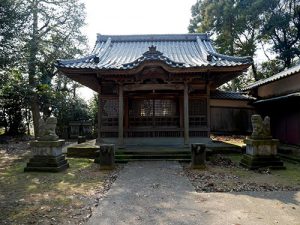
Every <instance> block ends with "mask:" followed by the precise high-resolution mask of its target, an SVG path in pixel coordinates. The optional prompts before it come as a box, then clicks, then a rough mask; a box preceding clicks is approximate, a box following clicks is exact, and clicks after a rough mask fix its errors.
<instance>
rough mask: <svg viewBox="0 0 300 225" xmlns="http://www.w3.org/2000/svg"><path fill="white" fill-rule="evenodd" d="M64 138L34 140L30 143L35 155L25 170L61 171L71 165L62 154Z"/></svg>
mask: <svg viewBox="0 0 300 225" xmlns="http://www.w3.org/2000/svg"><path fill="white" fill-rule="evenodd" d="M64 143H65V141H64V140H57V141H32V142H31V143H30V146H31V149H32V153H33V157H32V158H31V159H30V160H29V162H28V163H27V166H26V167H25V168H24V171H25V172H28V171H36V172H60V171H63V170H65V169H67V168H68V167H69V163H68V162H67V160H66V159H65V156H64V155H63V154H62V146H63V145H64Z"/></svg>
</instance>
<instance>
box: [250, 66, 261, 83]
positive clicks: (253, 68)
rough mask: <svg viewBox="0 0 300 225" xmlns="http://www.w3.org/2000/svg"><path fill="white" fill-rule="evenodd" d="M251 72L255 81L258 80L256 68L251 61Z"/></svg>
mask: <svg viewBox="0 0 300 225" xmlns="http://www.w3.org/2000/svg"><path fill="white" fill-rule="evenodd" d="M252 72H253V78H254V80H255V81H258V80H259V79H258V77H257V69H256V66H255V64H254V63H252Z"/></svg>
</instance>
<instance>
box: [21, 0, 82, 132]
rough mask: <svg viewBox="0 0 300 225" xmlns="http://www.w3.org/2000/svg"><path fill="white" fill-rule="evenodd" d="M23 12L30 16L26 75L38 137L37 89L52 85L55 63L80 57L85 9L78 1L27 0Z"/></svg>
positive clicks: (25, 41) (25, 45)
mask: <svg viewBox="0 0 300 225" xmlns="http://www.w3.org/2000/svg"><path fill="white" fill-rule="evenodd" d="M23 2H25V4H24V8H23V10H24V12H25V14H27V15H28V21H29V22H28V23H27V24H28V26H27V27H26V29H25V31H24V33H23V36H22V38H23V39H22V41H24V50H25V53H26V54H25V57H24V63H25V65H26V72H27V73H28V80H29V86H30V87H31V90H32V98H31V111H32V116H33V124H34V131H35V136H38V121H39V118H40V107H39V104H38V93H37V91H38V86H39V85H41V84H42V83H43V81H47V83H50V81H51V79H52V77H53V76H54V75H55V68H54V61H55V60H56V59H57V58H59V57H62V58H68V57H74V55H76V54H80V53H81V51H82V49H83V47H84V46H85V41H86V38H85V36H84V35H82V33H81V30H80V29H81V28H82V27H83V26H84V20H85V7H84V4H83V3H81V2H80V1H79V0H68V1H65V0H26V1H23Z"/></svg>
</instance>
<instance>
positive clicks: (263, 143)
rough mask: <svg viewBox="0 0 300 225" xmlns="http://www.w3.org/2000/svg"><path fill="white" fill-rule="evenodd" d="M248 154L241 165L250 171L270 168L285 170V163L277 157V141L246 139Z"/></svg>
mask: <svg viewBox="0 0 300 225" xmlns="http://www.w3.org/2000/svg"><path fill="white" fill-rule="evenodd" d="M244 142H245V143H246V144H247V145H246V154H245V155H244V156H243V158H242V160H241V162H240V165H241V166H244V167H246V168H248V169H258V168H263V167H268V168H271V169H285V166H284V165H283V162H282V161H281V160H280V158H279V157H278V156H277V145H278V142H279V141H278V140H277V139H264V140H256V139H246V140H245V141H244Z"/></svg>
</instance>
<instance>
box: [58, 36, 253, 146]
mask: <svg viewBox="0 0 300 225" xmlns="http://www.w3.org/2000/svg"><path fill="white" fill-rule="evenodd" d="M251 64H252V59H251V58H249V57H234V56H227V55H222V54H219V53H217V52H216V50H215V49H214V47H213V46H212V43H211V41H210V39H209V37H208V35H207V34H198V33H197V34H179V35H116V36H113V35H98V36H97V41H96V44H95V47H94V49H93V51H92V52H91V53H90V54H89V55H88V56H86V57H83V58H79V59H72V60H58V61H57V64H56V67H57V68H58V70H59V71H60V73H62V74H64V75H66V76H68V77H69V78H71V79H73V80H75V81H77V82H79V83H81V84H83V85H85V86H87V87H89V88H91V89H93V90H94V91H96V92H98V94H99V95H98V96H99V115H98V141H99V142H103V143H116V144H118V145H119V146H123V145H126V144H130V142H131V141H134V142H140V143H143V142H144V141H147V140H149V142H150V143H151V142H157V143H159V142H161V143H170V144H172V142H173V140H174V143H175V142H176V141H177V142H178V143H179V144H180V143H182V144H185V145H188V144H189V143H190V138H201V137H209V135H210V132H211V128H212V127H213V126H212V124H211V123H212V122H213V121H215V120H213V121H212V118H211V116H212V112H211V110H212V107H213V106H212V101H213V99H215V98H216V97H214V96H218V95H219V96H220V92H219V91H217V90H216V88H217V87H219V86H220V85H222V84H224V83H226V82H228V81H230V80H231V79H233V78H235V77H237V76H239V75H241V74H242V73H243V72H245V71H246V70H247V68H248V67H249V66H250V65H251ZM221 94H223V95H224V94H225V95H226V96H227V97H228V96H229V95H230V96H231V97H232V96H233V100H240V101H243V100H244V101H248V100H249V99H247V97H246V96H244V98H243V97H242V95H240V94H238V93H229V94H228V93H227V94H226V93H221ZM234 98H235V99H234ZM227 100H232V99H227ZM216 102H217V101H216ZM216 104H217V103H216ZM228 104H230V103H227V105H228ZM241 104H244V105H245V107H246V108H247V107H248V106H247V104H246V102H244V103H241ZM220 107H224V106H220ZM221 114H222V113H221ZM247 119H248V117H247V118H246V120H247ZM225 120H226V119H225ZM216 125H217V124H216Z"/></svg>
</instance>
